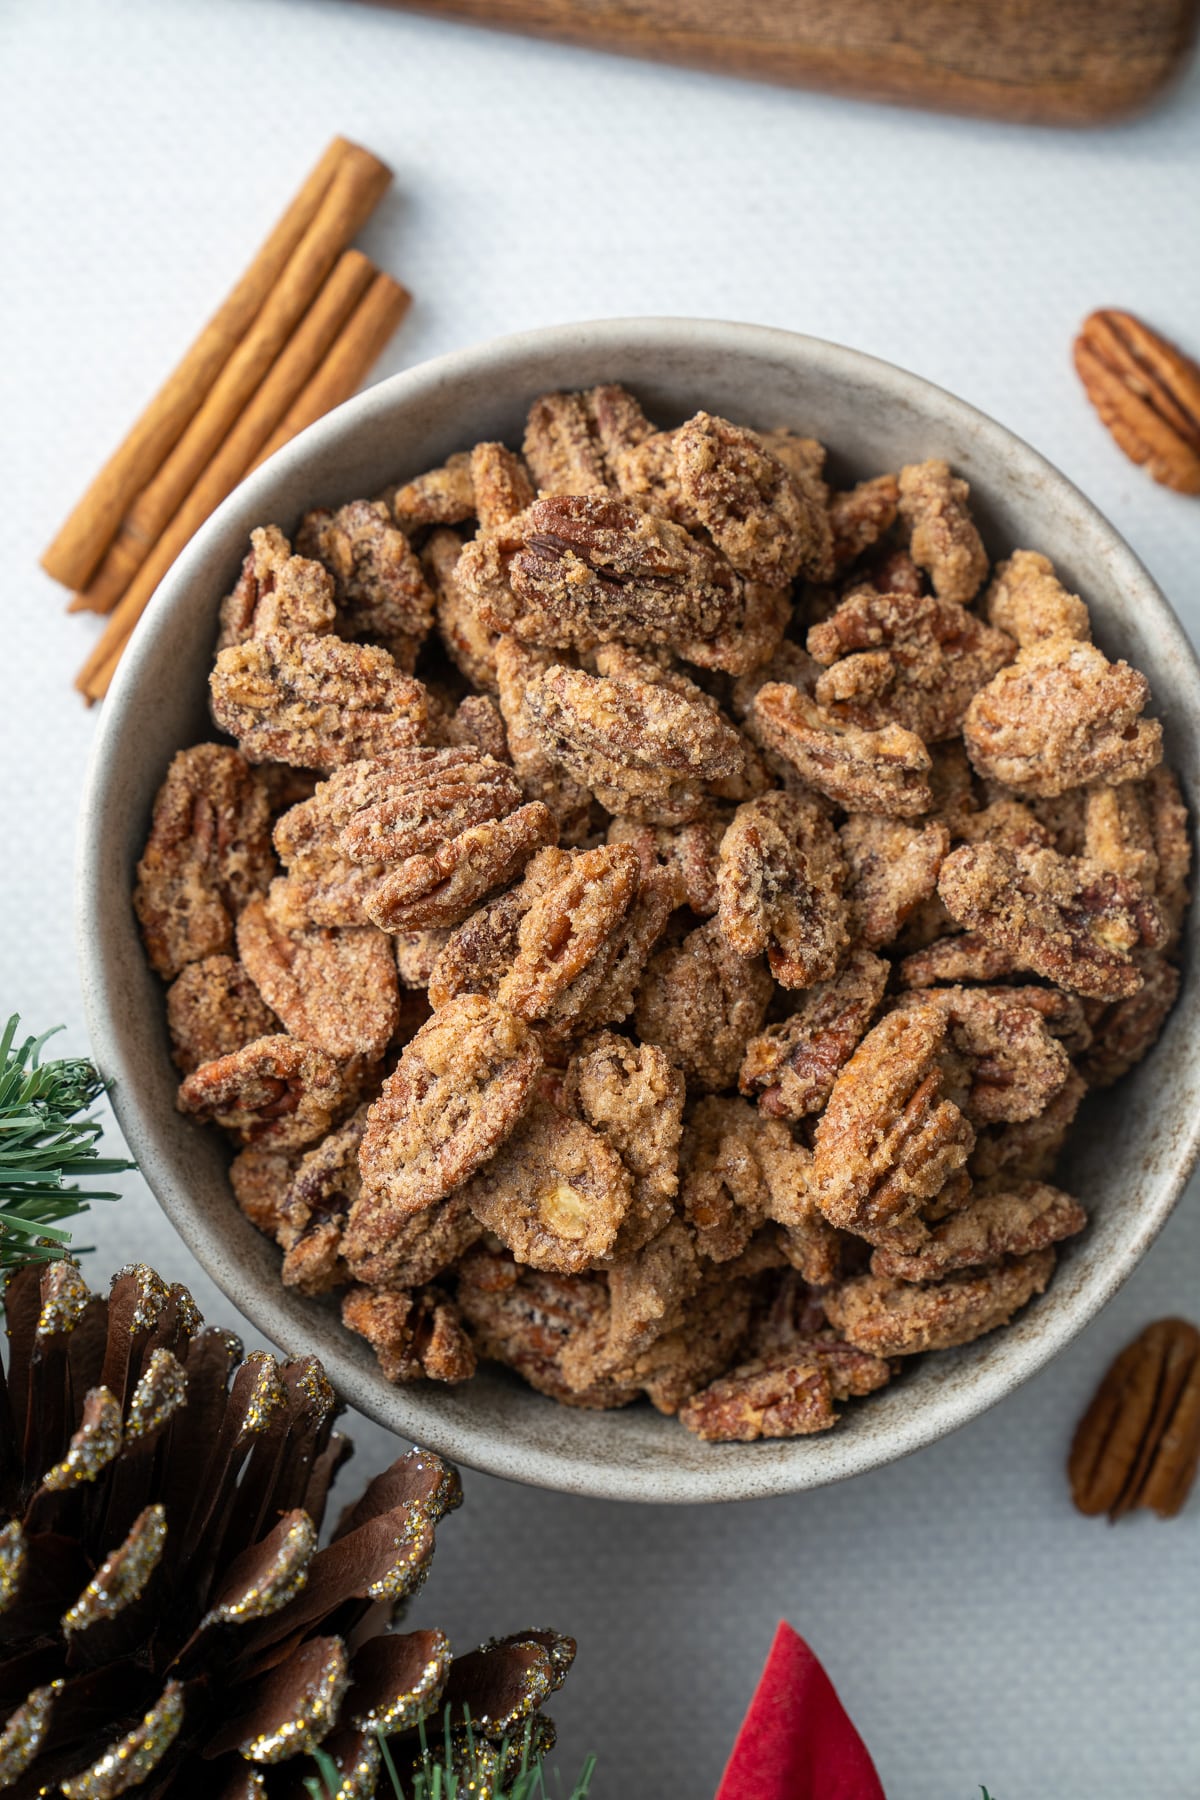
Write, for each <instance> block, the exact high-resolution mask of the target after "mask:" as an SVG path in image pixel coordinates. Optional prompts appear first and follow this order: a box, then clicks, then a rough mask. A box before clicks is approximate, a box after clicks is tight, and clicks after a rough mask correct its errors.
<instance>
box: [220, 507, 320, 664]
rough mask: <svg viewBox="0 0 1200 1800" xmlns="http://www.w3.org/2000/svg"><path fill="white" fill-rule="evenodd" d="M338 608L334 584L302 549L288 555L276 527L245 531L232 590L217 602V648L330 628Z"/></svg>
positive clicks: (288, 549) (289, 552) (281, 535)
mask: <svg viewBox="0 0 1200 1800" xmlns="http://www.w3.org/2000/svg"><path fill="white" fill-rule="evenodd" d="M336 613H337V607H336V605H335V603H334V594H333V582H332V581H331V579H330V577H329V575H328V574H327V573H326V571H325V570H324V569H323V568H322V567H321V565H320V563H319V562H312V561H310V560H309V558H308V555H307V552H301V553H300V554H299V555H297V556H293V555H292V547H291V545H290V544H289V543H288V541H287V539H286V538H285V537H284V535H283V533H282V531H280V529H279V527H278V525H264V526H260V527H259V529H258V530H256V531H252V532H251V533H250V549H249V551H248V553H247V555H246V559H245V561H244V562H243V564H242V570H241V574H240V575H239V576H238V579H237V585H236V587H235V588H234V589H233V592H232V593H230V594H227V595H226V596H225V598H224V600H222V602H221V615H220V617H221V625H220V631H219V632H218V635H217V649H218V650H224V649H225V648H226V647H227V646H228V645H230V644H243V643H245V641H246V639H247V638H250V637H269V636H270V635H271V634H272V633H274V632H295V633H298V634H300V635H301V636H309V635H314V634H316V635H319V634H320V633H321V632H325V631H332V630H333V624H334V618H335V616H336Z"/></svg>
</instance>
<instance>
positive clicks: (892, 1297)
mask: <svg viewBox="0 0 1200 1800" xmlns="http://www.w3.org/2000/svg"><path fill="white" fill-rule="evenodd" d="M1053 1272H1054V1249H1053V1247H1052V1246H1047V1247H1046V1248H1045V1249H1042V1250H1034V1251H1032V1252H1031V1253H1030V1254H1029V1255H1028V1256H1018V1257H1011V1258H1009V1259H1008V1260H1007V1261H1005V1262H1002V1263H997V1264H995V1266H994V1267H991V1268H987V1269H983V1270H981V1271H979V1272H973V1271H970V1270H964V1271H960V1272H958V1273H955V1274H952V1275H947V1276H945V1277H944V1278H943V1279H942V1280H941V1281H933V1282H929V1283H927V1284H922V1283H916V1282H905V1281H897V1280H895V1279H894V1278H892V1277H890V1276H884V1275H858V1276H856V1277H855V1278H854V1280H852V1281H848V1282H846V1283H845V1285H844V1286H842V1287H841V1288H836V1289H834V1290H833V1292H831V1293H830V1294H829V1295H827V1296H826V1299H825V1310H826V1313H827V1314H828V1316H829V1321H830V1324H831V1325H833V1326H834V1327H835V1329H836V1330H838V1331H840V1332H841V1333H842V1334H843V1335H844V1336H845V1337H846V1338H848V1339H849V1341H850V1342H851V1343H852V1344H854V1345H855V1346H856V1347H857V1348H858V1349H860V1350H868V1351H870V1353H871V1354H872V1355H873V1356H915V1355H916V1354H917V1353H918V1352H919V1351H922V1350H949V1349H952V1348H953V1347H954V1346H955V1345H956V1344H970V1343H973V1342H974V1341H975V1339H976V1338H979V1337H982V1336H983V1335H984V1333H985V1332H988V1331H995V1329H996V1327H997V1326H998V1325H1007V1323H1008V1321H1009V1320H1010V1319H1011V1318H1012V1316H1013V1314H1014V1313H1015V1312H1018V1311H1019V1310H1020V1309H1021V1307H1023V1306H1024V1305H1026V1303H1027V1302H1028V1301H1030V1300H1031V1299H1032V1298H1033V1296H1034V1295H1035V1294H1041V1293H1044V1292H1045V1289H1046V1286H1047V1284H1048V1282H1049V1280H1050V1277H1051V1275H1052V1274H1053Z"/></svg>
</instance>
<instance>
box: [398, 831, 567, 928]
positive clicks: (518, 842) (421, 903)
mask: <svg viewBox="0 0 1200 1800" xmlns="http://www.w3.org/2000/svg"><path fill="white" fill-rule="evenodd" d="M557 836H558V827H557V826H556V825H555V823H554V819H553V817H552V816H551V814H550V812H549V811H548V810H547V808H546V807H544V806H543V805H542V804H541V802H540V801H538V800H535V801H532V802H531V803H530V804H529V805H528V806H521V807H518V808H517V810H516V811H515V812H512V813H509V814H508V816H507V817H506V818H503V819H489V820H487V821H486V822H485V823H484V824H482V825H472V826H470V827H469V828H468V829H467V830H466V831H462V832H460V833H459V834H458V836H457V837H455V838H452V839H450V840H449V842H447V843H444V844H442V845H440V846H439V848H438V849H436V850H434V851H432V852H431V853H429V854H428V855H424V856H410V857H409V858H408V859H407V860H406V861H405V862H403V863H402V864H401V865H400V866H399V867H398V868H395V869H388V870H387V871H386V873H385V874H383V875H382V876H381V877H380V879H379V882H378V885H377V886H375V887H374V888H373V889H372V891H371V892H370V893H369V894H368V895H367V897H366V900H365V901H364V909H365V911H366V914H367V917H368V918H369V919H372V920H373V921H374V922H375V924H376V925H379V926H382V928H383V929H384V930H385V931H421V930H428V929H431V928H433V929H436V928H440V927H446V926H452V925H457V924H459V922H460V921H461V920H462V919H464V918H466V916H467V914H468V913H470V912H472V911H473V910H474V909H475V907H476V906H478V904H479V902H480V901H481V900H483V899H485V898H486V897H487V895H488V894H490V893H492V892H493V891H494V890H495V889H496V888H500V887H505V886H506V885H507V884H508V883H509V882H510V881H513V880H514V879H515V878H516V877H517V876H518V875H519V874H520V872H521V870H522V869H523V868H524V867H525V864H526V863H527V862H528V861H529V859H530V857H531V856H533V855H534V853H535V852H536V851H538V850H541V849H544V848H545V846H546V845H548V844H553V842H554V840H555V839H556V837H557Z"/></svg>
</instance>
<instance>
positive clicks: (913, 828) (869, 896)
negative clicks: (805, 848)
mask: <svg viewBox="0 0 1200 1800" xmlns="http://www.w3.org/2000/svg"><path fill="white" fill-rule="evenodd" d="M838 835H839V836H840V838H841V840H842V851H843V854H844V856H845V858H846V862H847V864H848V866H849V877H850V878H849V882H848V885H847V890H846V901H847V905H848V907H849V912H850V929H851V933H852V935H853V936H854V938H855V939H856V941H857V942H859V943H861V944H866V945H867V946H868V947H869V948H870V949H872V950H875V949H878V948H879V946H880V945H881V944H890V943H891V941H892V939H893V938H895V937H896V936H897V935H898V934H899V932H900V928H901V926H902V925H903V924H904V923H905V921H906V920H907V919H908V918H909V917H910V916H911V915H912V913H913V912H915V910H916V908H917V907H918V906H919V905H920V903H921V901H922V900H927V899H928V898H929V896H930V895H931V894H932V893H934V892H936V889H937V878H938V870H939V869H940V868H941V866H942V863H943V861H944V860H945V858H946V855H947V853H948V852H949V849H950V833H949V831H948V830H947V829H946V827H945V825H943V824H942V822H941V820H940V819H931V820H930V821H929V822H928V823H927V824H925V825H922V826H917V825H905V824H903V823H902V822H901V821H900V820H899V819H889V818H887V817H885V816H883V815H881V814H878V813H851V814H850V816H849V818H848V819H847V820H846V821H845V823H844V824H843V825H842V827H841V830H840V832H839V834H838Z"/></svg>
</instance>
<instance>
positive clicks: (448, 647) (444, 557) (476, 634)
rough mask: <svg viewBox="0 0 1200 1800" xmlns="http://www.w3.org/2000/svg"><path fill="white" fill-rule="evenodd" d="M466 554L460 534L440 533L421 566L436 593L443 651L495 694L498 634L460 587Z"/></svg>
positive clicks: (432, 540)
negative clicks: (460, 562) (460, 565)
mask: <svg viewBox="0 0 1200 1800" xmlns="http://www.w3.org/2000/svg"><path fill="white" fill-rule="evenodd" d="M462 550H463V545H462V539H461V538H460V537H459V535H458V533H457V532H455V531H447V530H445V529H439V530H437V531H435V532H433V533H432V535H431V536H430V538H429V539H428V541H427V543H426V544H425V546H424V548H423V549H422V551H421V566H422V568H423V569H424V571H425V576H426V579H427V580H428V582H429V585H430V587H431V589H432V590H433V599H434V614H435V617H436V620H437V633H438V637H439V638H440V639H441V642H442V647H443V649H444V650H445V651H446V653H447V655H448V656H449V657H450V659H451V661H452V662H453V663H454V664H455V665H456V666H457V668H458V670H459V672H460V673H461V674H463V675H465V676H466V678H467V680H468V681H472V682H474V684H475V686H476V687H478V688H482V689H483V690H484V692H485V693H489V694H491V693H495V691H496V633H495V632H494V631H491V630H489V629H488V627H487V626H486V625H485V624H484V623H483V620H482V619H481V618H480V617H479V608H478V605H477V604H476V601H475V597H474V595H472V594H468V593H467V592H466V590H465V589H463V588H461V587H460V586H459V584H458V576H457V571H458V559H459V557H460V556H461V555H462Z"/></svg>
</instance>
